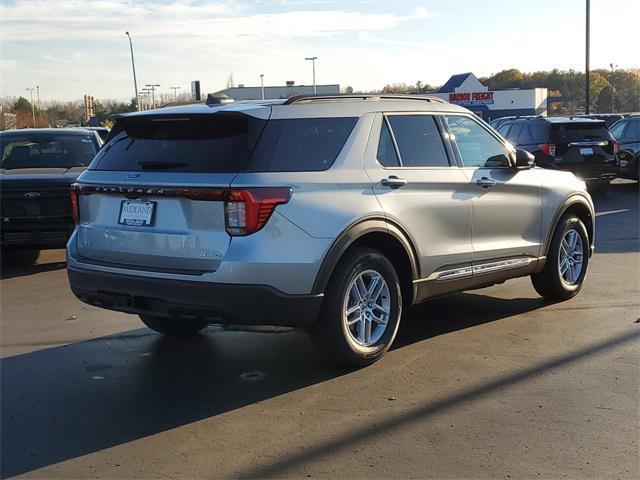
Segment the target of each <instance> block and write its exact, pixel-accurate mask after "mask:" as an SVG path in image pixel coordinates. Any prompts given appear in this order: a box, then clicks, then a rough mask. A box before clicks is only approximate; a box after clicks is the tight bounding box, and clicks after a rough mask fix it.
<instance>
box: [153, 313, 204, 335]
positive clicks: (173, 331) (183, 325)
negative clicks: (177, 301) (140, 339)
mask: <svg viewBox="0 0 640 480" xmlns="http://www.w3.org/2000/svg"><path fill="white" fill-rule="evenodd" d="M140 320H142V323H144V324H145V325H146V326H147V327H149V328H150V329H151V330H155V331H156V332H158V333H163V334H165V335H172V336H182V337H186V336H189V335H195V334H196V333H198V332H199V331H200V330H202V329H203V328H205V327H206V326H207V325H208V322H207V321H205V320H186V319H182V318H172V317H159V316H156V315H140Z"/></svg>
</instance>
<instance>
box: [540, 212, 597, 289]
mask: <svg viewBox="0 0 640 480" xmlns="http://www.w3.org/2000/svg"><path fill="white" fill-rule="evenodd" d="M571 231H573V232H574V233H576V234H577V235H578V237H579V238H578V239H576V252H578V251H579V250H581V255H582V257H581V258H582V264H581V265H580V268H579V272H578V271H577V269H574V270H573V274H575V275H574V276H575V280H574V281H568V280H567V279H566V278H565V277H564V276H563V275H562V274H561V271H560V265H561V262H562V261H563V255H562V253H561V251H562V248H561V244H562V242H563V239H565V237H567V234H568V233H569V232H571ZM589 249H590V247H589V236H588V235H587V229H586V228H585V226H584V223H582V220H580V219H579V218H578V217H577V216H575V215H573V214H567V215H565V216H564V217H562V219H560V222H558V225H557V226H556V230H555V232H554V233H553V239H552V240H551V245H550V246H549V252H548V254H547V262H546V264H545V266H544V269H543V270H542V271H541V272H540V273H536V274H533V275H531V281H532V283H533V287H534V288H535V289H536V291H537V292H538V293H539V294H540V295H542V296H543V297H545V298H546V299H548V300H552V301H563V300H568V299H570V298H572V297H574V296H576V295H577V294H578V292H579V291H580V289H581V288H582V285H583V283H584V279H585V277H586V275H587V270H588V267H589ZM572 258H573V259H574V260H575V259H577V258H578V256H577V254H575V255H573V256H572ZM574 263H575V262H574ZM563 268H568V269H569V270H568V273H565V275H568V276H571V275H572V272H571V267H566V264H565V267H563Z"/></svg>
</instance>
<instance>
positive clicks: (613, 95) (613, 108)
mask: <svg viewBox="0 0 640 480" xmlns="http://www.w3.org/2000/svg"><path fill="white" fill-rule="evenodd" d="M609 66H610V67H611V82H610V83H611V113H615V112H616V87H614V86H613V76H614V74H615V73H616V68H618V65H614V64H613V62H612V63H610V64H609Z"/></svg>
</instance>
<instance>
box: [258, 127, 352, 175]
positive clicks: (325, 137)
mask: <svg viewBox="0 0 640 480" xmlns="http://www.w3.org/2000/svg"><path fill="white" fill-rule="evenodd" d="M357 120H358V119H357V118H355V117H344V118H296V119H287V120H270V121H269V122H268V123H267V126H266V127H265V129H264V132H263V134H262V137H261V138H260V141H259V142H258V145H257V147H256V151H255V152H254V155H253V157H252V159H251V162H250V165H249V166H248V167H247V171H251V172H295V171H298V172H311V171H320V170H326V169H327V168H329V167H330V166H331V165H332V164H333V162H334V161H335V159H336V157H337V156H338V154H339V153H340V150H342V147H343V146H344V144H345V142H346V141H347V138H348V137H349V134H350V133H351V131H352V130H353V127H354V126H355V124H356V122H357Z"/></svg>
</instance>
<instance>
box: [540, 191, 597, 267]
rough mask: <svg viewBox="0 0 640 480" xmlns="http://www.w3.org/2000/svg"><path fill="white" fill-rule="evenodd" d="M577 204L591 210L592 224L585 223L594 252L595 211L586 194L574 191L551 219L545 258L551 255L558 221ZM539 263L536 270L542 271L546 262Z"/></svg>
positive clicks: (591, 248)
mask: <svg viewBox="0 0 640 480" xmlns="http://www.w3.org/2000/svg"><path fill="white" fill-rule="evenodd" d="M575 205H582V206H584V207H585V208H586V209H587V210H588V211H589V215H591V225H585V228H586V229H587V233H588V234H589V242H590V249H589V251H590V253H593V250H594V245H595V212H594V211H593V208H592V207H591V204H590V203H589V200H587V198H586V197H585V196H584V195H582V194H579V193H574V194H571V195H569V196H568V197H567V198H565V200H564V202H562V205H561V206H560V208H558V210H557V211H556V213H555V215H554V217H553V220H552V221H551V227H550V228H549V230H548V231H547V235H546V238H545V241H544V254H543V256H542V258H544V259H545V260H546V257H547V256H548V255H549V247H550V245H551V238H552V237H553V232H555V231H556V228H557V226H558V222H560V219H561V218H562V217H563V215H564V214H565V213H567V210H569V209H570V208H571V207H573V206H575ZM539 263H540V264H539V265H538V268H536V271H540V270H542V268H544V263H545V262H544V261H543V262H539Z"/></svg>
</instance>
